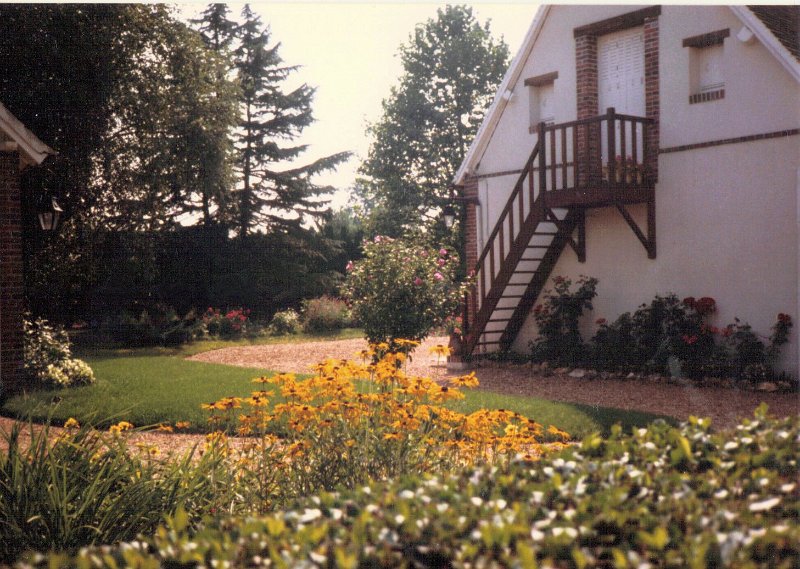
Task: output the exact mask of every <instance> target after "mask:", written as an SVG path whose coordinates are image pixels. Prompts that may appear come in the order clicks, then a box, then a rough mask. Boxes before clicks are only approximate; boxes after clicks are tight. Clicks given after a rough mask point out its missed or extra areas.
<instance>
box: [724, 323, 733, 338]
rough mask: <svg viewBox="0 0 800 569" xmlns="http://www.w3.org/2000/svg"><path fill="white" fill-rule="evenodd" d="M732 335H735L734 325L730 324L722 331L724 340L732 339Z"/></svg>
mask: <svg viewBox="0 0 800 569" xmlns="http://www.w3.org/2000/svg"><path fill="white" fill-rule="evenodd" d="M731 334H733V324H728V325H727V326H725V328H723V329H722V336H723V337H724V338H730V336H731Z"/></svg>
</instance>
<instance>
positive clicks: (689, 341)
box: [683, 334, 697, 346]
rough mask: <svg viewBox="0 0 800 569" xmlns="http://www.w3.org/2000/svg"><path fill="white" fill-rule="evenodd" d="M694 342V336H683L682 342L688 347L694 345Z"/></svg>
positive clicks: (695, 337) (695, 339)
mask: <svg viewBox="0 0 800 569" xmlns="http://www.w3.org/2000/svg"><path fill="white" fill-rule="evenodd" d="M696 341H697V336H695V335H694V334H692V335H691V336H688V335H686V334H684V335H683V342H684V343H685V344H687V345H689V346H691V345H692V344H694V343H695V342H696Z"/></svg>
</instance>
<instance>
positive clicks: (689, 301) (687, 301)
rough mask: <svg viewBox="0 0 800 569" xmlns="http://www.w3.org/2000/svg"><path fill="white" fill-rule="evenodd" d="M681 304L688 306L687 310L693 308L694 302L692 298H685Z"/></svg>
mask: <svg viewBox="0 0 800 569" xmlns="http://www.w3.org/2000/svg"><path fill="white" fill-rule="evenodd" d="M683 304H685V305H686V306H688V307H689V308H694V304H695V300H694V297H693V296H687V297H686V298H684V299H683Z"/></svg>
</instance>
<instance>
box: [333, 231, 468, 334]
mask: <svg viewBox="0 0 800 569" xmlns="http://www.w3.org/2000/svg"><path fill="white" fill-rule="evenodd" d="M363 250H364V258H363V259H361V260H360V261H358V262H357V263H352V262H351V263H348V265H347V271H348V273H347V279H346V281H345V285H344V293H345V296H346V297H347V299H348V300H349V301H350V302H351V303H352V306H353V311H354V314H355V316H356V318H357V319H358V321H359V322H361V325H362V326H363V328H364V332H365V334H366V336H367V338H368V339H369V341H370V342H373V343H380V342H387V343H389V344H390V345H391V344H392V343H393V341H394V340H396V339H399V338H404V339H409V340H422V339H424V338H425V337H426V336H427V335H428V334H429V333H430V331H431V330H432V329H433V328H435V327H437V326H440V325H442V324H443V323H444V322H445V320H447V318H448V317H450V316H452V315H453V314H454V313H455V312H456V311H457V310H458V307H459V305H460V302H461V299H462V298H463V296H464V292H465V291H466V285H465V284H459V283H457V282H455V276H454V275H455V272H456V271H457V269H458V257H457V255H456V254H455V252H454V251H450V250H447V249H443V248H442V249H435V248H432V247H427V246H423V245H418V244H414V243H412V242H410V241H406V240H401V239H391V238H389V237H381V236H378V237H375V239H374V240H373V241H365V242H364V245H363Z"/></svg>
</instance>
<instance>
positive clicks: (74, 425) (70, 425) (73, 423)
mask: <svg viewBox="0 0 800 569" xmlns="http://www.w3.org/2000/svg"><path fill="white" fill-rule="evenodd" d="M64 428H65V429H70V430H72V429H80V428H81V424H80V423H78V421H77V420H75V419H74V418H73V417H70V418H69V419H67V422H66V423H64Z"/></svg>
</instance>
